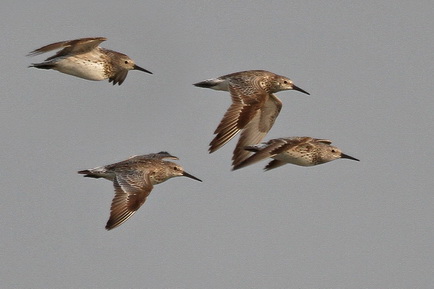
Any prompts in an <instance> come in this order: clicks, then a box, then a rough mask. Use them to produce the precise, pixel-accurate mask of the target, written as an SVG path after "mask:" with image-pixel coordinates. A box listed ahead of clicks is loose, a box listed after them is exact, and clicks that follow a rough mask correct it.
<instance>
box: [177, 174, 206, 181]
mask: <svg viewBox="0 0 434 289" xmlns="http://www.w3.org/2000/svg"><path fill="white" fill-rule="evenodd" d="M182 175H183V176H185V177H188V178H190V179H193V180H196V181H199V182H201V181H202V180H200V179H198V178H196V177H195V176H192V175H190V174H189V173H187V172H183V173H182Z"/></svg>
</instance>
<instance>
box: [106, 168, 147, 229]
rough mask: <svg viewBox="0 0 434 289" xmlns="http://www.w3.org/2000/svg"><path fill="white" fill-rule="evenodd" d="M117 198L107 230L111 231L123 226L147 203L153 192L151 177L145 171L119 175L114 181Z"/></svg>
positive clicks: (113, 203) (115, 198) (114, 201)
mask: <svg viewBox="0 0 434 289" xmlns="http://www.w3.org/2000/svg"><path fill="white" fill-rule="evenodd" d="M113 185H114V188H115V197H114V198H113V201H112V205H111V209H110V219H109V220H108V222H107V225H106V227H105V228H106V229H107V230H111V229H113V228H116V227H117V226H119V225H121V224H123V223H124V222H125V221H126V220H128V219H129V218H131V216H132V215H134V213H135V212H136V211H137V210H138V209H139V208H140V207H141V206H142V205H143V204H144V203H145V201H146V198H147V197H148V196H149V194H150V193H151V191H152V188H153V186H152V184H151V181H150V179H149V175H148V174H146V173H145V172H143V171H134V172H131V173H128V172H127V173H123V174H117V175H116V178H115V179H114V181H113Z"/></svg>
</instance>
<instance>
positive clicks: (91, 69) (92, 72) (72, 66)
mask: <svg viewBox="0 0 434 289" xmlns="http://www.w3.org/2000/svg"><path fill="white" fill-rule="evenodd" d="M55 69H56V70H58V71H60V72H62V73H66V74H70V75H74V76H77V77H80V78H84V79H88V80H103V79H107V78H108V77H107V76H106V74H105V72H104V63H102V62H95V61H88V60H85V59H80V58H74V57H68V58H64V59H62V60H59V61H57V63H56V68H55Z"/></svg>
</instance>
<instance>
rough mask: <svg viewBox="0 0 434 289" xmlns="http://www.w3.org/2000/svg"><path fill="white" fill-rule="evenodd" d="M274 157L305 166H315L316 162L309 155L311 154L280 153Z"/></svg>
mask: <svg viewBox="0 0 434 289" xmlns="http://www.w3.org/2000/svg"><path fill="white" fill-rule="evenodd" d="M273 159H276V160H279V161H282V162H286V163H290V164H294V165H298V166H303V167H307V166H313V165H314V164H313V163H312V160H311V158H310V157H309V155H307V154H305V155H300V154H297V155H295V154H288V153H286V154H279V155H276V156H274V157H273Z"/></svg>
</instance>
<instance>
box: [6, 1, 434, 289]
mask: <svg viewBox="0 0 434 289" xmlns="http://www.w3.org/2000/svg"><path fill="white" fill-rule="evenodd" d="M147 2H148V1H134V2H131V3H128V4H126V2H123V1H111V3H109V4H108V3H107V1H104V2H103V1H90V2H89V1H62V2H60V1H28V2H27V3H23V2H21V1H6V2H5V3H3V5H2V9H1V10H0V25H1V27H2V28H1V29H0V33H1V39H2V40H3V41H1V42H0V49H1V51H2V53H1V55H0V61H1V64H2V67H3V73H2V81H1V82H0V87H1V94H2V97H1V110H2V111H1V114H0V121H1V126H0V130H1V131H0V132H1V135H2V137H1V140H0V148H1V152H0V161H1V172H2V177H1V179H0V184H1V187H2V195H1V198H2V199H1V202H0V225H1V228H2V233H1V234H0V245H1V252H2V257H1V268H0V280H2V281H1V283H2V288H154V289H160V288H161V289H163V288H198V289H199V288H211V289H214V288H246V289H247V288H248V289H251V288H432V284H433V283H434V274H433V272H434V261H433V260H434V250H433V249H434V246H433V244H434V226H433V219H434V199H433V196H434V194H433V186H434V180H433V175H434V174H433V173H434V166H433V159H434V152H433V142H434V137H433V131H434V114H433V109H434V105H433V104H434V100H433V96H432V92H433V91H434V84H433V81H432V78H433V71H434V70H433V67H434V66H433V65H434V54H433V51H434V36H433V27H434V4H433V2H432V1H417V2H414V1H363V2H360V3H359V4H347V3H346V2H343V1H299V2H298V3H290V1H236V3H234V1H209V2H205V1H153V2H152V3H151V1H149V3H147ZM93 36H105V37H107V38H108V41H106V42H104V43H103V44H102V46H103V47H106V48H109V49H113V50H116V51H120V52H123V53H125V54H128V55H129V56H130V57H131V58H133V59H134V60H135V61H136V63H137V64H138V65H140V66H142V67H144V68H146V69H148V70H150V71H152V72H154V75H148V74H145V73H142V72H137V71H132V72H130V73H129V75H128V78H127V79H126V81H125V82H124V84H123V85H122V86H120V87H119V86H116V87H113V86H112V85H111V84H109V83H108V82H107V81H100V82H92V81H86V80H82V79H79V78H75V77H72V76H68V75H65V74H61V73H58V72H56V71H43V70H37V69H28V68H27V66H28V65H29V64H30V63H31V62H40V61H42V60H43V59H45V58H46V57H48V56H50V55H51V54H46V55H41V56H37V57H26V56H25V55H26V54H27V53H28V52H29V51H31V50H33V49H35V48H38V47H40V46H42V45H45V44H48V43H51V42H56V41H61V40H68V39H75V38H80V37H93ZM248 69H266V70H269V71H272V72H275V73H278V74H282V75H285V76H288V77H289V78H291V79H292V80H293V81H294V83H295V84H296V85H297V86H299V87H301V88H303V89H305V90H307V91H309V92H310V93H311V96H307V95H304V94H301V93H298V92H294V91H285V92H280V93H278V94H277V95H278V97H279V98H280V99H281V100H282V101H283V109H282V111H281V113H280V115H279V117H278V118H277V121H276V123H275V125H274V127H273V128H272V130H271V131H270V133H269V134H268V136H267V137H266V140H268V139H270V138H276V137H287V136H312V137H318V138H328V139H331V140H333V142H334V144H335V145H336V146H338V147H339V148H341V149H342V150H343V151H344V152H345V153H347V154H349V155H351V156H354V157H356V158H359V159H360V160H361V161H360V162H353V161H349V160H337V161H334V162H331V163H328V164H325V165H320V166H317V167H311V168H304V167H297V166H293V165H286V166H284V167H281V168H279V169H276V170H273V171H270V172H266V173H264V172H263V171H262V168H263V167H264V165H265V164H266V162H262V163H259V164H255V165H252V166H249V167H247V168H245V169H242V170H239V171H235V172H232V171H230V163H231V155H232V150H233V148H234V146H235V143H236V141H235V140H232V141H231V142H230V143H229V144H227V145H226V146H225V147H224V148H222V149H220V150H219V151H217V152H215V153H213V154H211V155H210V154H208V152H207V148H208V143H209V142H210V141H211V139H212V138H213V134H212V133H213V131H214V129H215V128H216V126H217V125H218V123H219V121H220V119H221V118H222V116H223V114H224V112H225V111H226V109H227V108H228V107H229V105H230V97H229V94H228V93H226V92H219V91H212V90H207V89H200V88H196V87H194V86H193V85H192V83H195V82H198V81H201V80H204V79H207V78H211V77H217V76H220V75H224V74H227V73H232V72H237V71H241V70H248ZM161 150H166V151H169V152H170V153H171V154H173V155H176V156H178V157H179V158H180V161H179V163H180V164H181V165H182V166H183V167H184V168H185V169H186V170H187V171H188V172H189V173H191V174H193V175H195V176H197V177H199V178H201V179H202V180H203V181H204V182H203V183H199V182H195V181H193V180H190V179H188V178H175V179H171V180H169V181H167V182H166V183H163V184H160V185H158V186H156V187H155V188H154V190H153V192H152V193H151V195H150V197H149V198H148V201H147V202H146V203H145V205H144V206H143V207H142V208H141V209H140V210H139V211H138V212H137V213H136V214H135V215H134V217H132V218H131V219H130V220H128V221H127V222H126V223H125V224H123V225H122V226H120V227H119V228H116V229H114V230H113V231H110V232H107V231H106V230H105V229H104V226H105V223H106V221H107V219H108V216H109V207H110V203H111V200H112V197H113V195H114V192H113V187H112V184H111V183H110V182H108V181H105V180H94V179H86V178H83V177H82V176H81V175H78V174H77V173H76V171H77V170H80V169H87V168H91V167H95V166H99V165H105V164H109V163H113V162H116V161H120V160H123V159H125V158H127V157H128V156H130V155H133V154H146V153H152V152H158V151H161Z"/></svg>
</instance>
